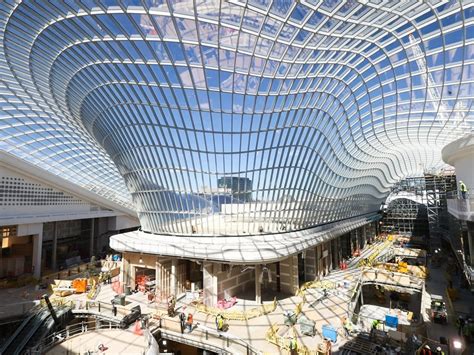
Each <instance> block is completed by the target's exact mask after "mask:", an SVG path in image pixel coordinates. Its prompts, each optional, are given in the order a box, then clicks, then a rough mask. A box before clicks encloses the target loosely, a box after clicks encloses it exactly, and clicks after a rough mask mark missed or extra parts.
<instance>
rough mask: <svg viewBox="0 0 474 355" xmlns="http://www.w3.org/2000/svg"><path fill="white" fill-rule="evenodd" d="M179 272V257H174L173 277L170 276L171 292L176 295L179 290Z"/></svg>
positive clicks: (172, 263)
mask: <svg viewBox="0 0 474 355" xmlns="http://www.w3.org/2000/svg"><path fill="white" fill-rule="evenodd" d="M177 272H178V259H172V260H171V275H170V276H171V277H170V293H171V294H172V295H174V296H175V297H176V296H177V295H176V292H177V291H178V290H177V287H176V286H177V283H178V277H177Z"/></svg>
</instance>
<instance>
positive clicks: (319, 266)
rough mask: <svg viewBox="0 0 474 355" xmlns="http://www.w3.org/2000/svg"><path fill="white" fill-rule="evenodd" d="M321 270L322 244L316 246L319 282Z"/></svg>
mask: <svg viewBox="0 0 474 355" xmlns="http://www.w3.org/2000/svg"><path fill="white" fill-rule="evenodd" d="M322 271H323V270H322V268H321V244H320V245H317V246H316V278H317V279H318V280H319V279H320V278H321V273H322Z"/></svg>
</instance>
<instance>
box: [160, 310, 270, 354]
mask: <svg viewBox="0 0 474 355" xmlns="http://www.w3.org/2000/svg"><path fill="white" fill-rule="evenodd" d="M168 322H170V323H176V324H179V321H177V320H175V319H168V318H167V319H166V322H160V326H159V328H157V331H161V330H165V332H166V333H168V332H169V333H176V332H175V331H174V330H173V329H172V328H171V327H166V323H168ZM195 331H198V332H200V333H202V334H205V336H206V339H208V337H209V335H211V336H212V337H214V338H215V339H216V340H223V339H224V340H226V342H227V347H228V346H229V344H230V343H231V342H232V343H235V344H237V345H240V346H243V347H245V348H246V349H247V350H248V351H249V354H257V355H259V354H261V353H262V352H261V351H260V350H258V349H256V348H254V347H253V346H252V345H250V343H248V342H246V341H245V340H244V339H242V338H239V337H236V336H229V335H228V334H226V333H224V332H218V331H217V330H216V331H215V333H214V332H210V331H209V330H208V329H202V328H199V326H198V327H196V328H195V329H194V330H193V332H195ZM180 339H181V338H180ZM193 341H195V342H197V343H199V341H196V340H193ZM201 346H202V345H201ZM206 346H207V344H206ZM213 346H214V345H213ZM219 349H222V348H219ZM222 350H225V349H222Z"/></svg>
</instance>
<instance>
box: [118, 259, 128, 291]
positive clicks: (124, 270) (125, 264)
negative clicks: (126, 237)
mask: <svg viewBox="0 0 474 355" xmlns="http://www.w3.org/2000/svg"><path fill="white" fill-rule="evenodd" d="M127 273H128V261H127V259H125V254H124V256H123V257H122V265H120V277H119V282H120V284H121V285H125V284H126V283H127V281H128V277H127Z"/></svg>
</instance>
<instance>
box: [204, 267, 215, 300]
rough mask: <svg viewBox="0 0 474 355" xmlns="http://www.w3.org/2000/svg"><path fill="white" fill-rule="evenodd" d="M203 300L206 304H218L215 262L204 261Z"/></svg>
mask: <svg viewBox="0 0 474 355" xmlns="http://www.w3.org/2000/svg"><path fill="white" fill-rule="evenodd" d="M202 272H203V302H204V304H205V305H206V306H211V307H215V306H216V304H217V276H216V274H215V273H214V264H213V263H208V262H203V268H202Z"/></svg>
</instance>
